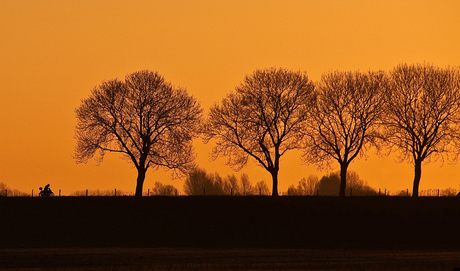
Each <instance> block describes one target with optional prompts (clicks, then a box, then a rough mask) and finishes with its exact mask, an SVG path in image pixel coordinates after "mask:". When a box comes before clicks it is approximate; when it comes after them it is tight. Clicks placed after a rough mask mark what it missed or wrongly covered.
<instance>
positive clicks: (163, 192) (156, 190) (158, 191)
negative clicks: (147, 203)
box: [152, 182, 177, 196]
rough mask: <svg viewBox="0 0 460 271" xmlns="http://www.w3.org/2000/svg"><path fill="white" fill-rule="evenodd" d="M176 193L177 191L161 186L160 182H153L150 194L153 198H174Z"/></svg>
mask: <svg viewBox="0 0 460 271" xmlns="http://www.w3.org/2000/svg"><path fill="white" fill-rule="evenodd" d="M176 193H177V189H176V188H175V187H174V186H172V185H170V184H168V185H165V184H162V183H160V182H155V184H154V186H153V188H152V194H153V195H155V196H174V195H176Z"/></svg>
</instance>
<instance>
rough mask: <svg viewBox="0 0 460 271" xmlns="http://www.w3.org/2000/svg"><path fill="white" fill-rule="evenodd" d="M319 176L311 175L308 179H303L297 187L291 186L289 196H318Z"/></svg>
mask: <svg viewBox="0 0 460 271" xmlns="http://www.w3.org/2000/svg"><path fill="white" fill-rule="evenodd" d="M318 183H319V180H318V176H315V175H310V176H308V178H307V179H305V178H302V179H301V180H300V181H299V183H298V185H297V186H294V185H293V184H292V185H291V186H289V188H288V191H287V194H288V195H290V196H313V195H316V194H317V189H318Z"/></svg>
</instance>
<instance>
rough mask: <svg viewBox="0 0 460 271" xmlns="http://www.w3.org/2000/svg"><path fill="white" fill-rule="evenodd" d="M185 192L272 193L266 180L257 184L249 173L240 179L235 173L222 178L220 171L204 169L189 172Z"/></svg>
mask: <svg viewBox="0 0 460 271" xmlns="http://www.w3.org/2000/svg"><path fill="white" fill-rule="evenodd" d="M184 192H185V194H186V195H189V196H200V195H203V194H206V195H218V196H221V195H234V196H249V195H259V194H262V195H267V194H269V193H270V190H269V189H268V186H267V184H266V183H265V181H260V182H258V183H257V184H256V185H255V186H254V185H252V183H251V182H250V181H249V177H248V175H247V174H244V173H243V174H242V175H241V178H240V180H239V181H238V178H237V177H236V176H235V175H234V174H233V175H228V176H227V178H222V177H220V175H219V174H218V173H207V172H206V170H204V169H199V168H198V169H196V170H193V171H192V172H190V173H189V175H188V176H187V179H186V180H185V182H184Z"/></svg>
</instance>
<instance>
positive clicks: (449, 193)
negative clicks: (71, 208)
mask: <svg viewBox="0 0 460 271" xmlns="http://www.w3.org/2000/svg"><path fill="white" fill-rule="evenodd" d="M134 195H135V193H134V192H133V191H124V190H119V189H112V190H110V189H108V190H107V189H106V190H101V189H93V190H90V189H84V190H78V191H74V192H70V193H63V191H62V190H61V189H59V190H57V191H56V192H54V193H53V195H52V196H55V197H56V196H57V197H61V196H66V197H68V196H70V197H107V196H114V197H117V196H134ZM337 195H338V193H337ZM337 195H335V196H337ZM142 196H147V197H149V196H172V197H174V196H176V197H177V196H187V195H185V194H181V192H180V191H178V190H177V189H174V190H173V191H170V192H169V193H168V194H158V193H155V192H154V191H153V189H152V190H150V189H147V191H144V192H143V193H142ZM195 196H214V195H212V194H209V193H208V194H207V193H206V189H203V194H201V195H195ZM225 196H244V195H236V194H234V193H230V194H229V195H225ZM251 196H269V194H266V193H262V192H261V193H256V194H251ZM281 196H334V195H331V194H322V193H321V191H320V190H319V189H318V190H316V191H313V192H312V193H309V194H305V195H298V194H295V195H294V194H293V195H290V194H289V192H288V191H287V192H285V193H282V194H281ZM346 196H347V197H360V196H397V197H411V196H412V191H411V190H410V189H405V190H396V191H390V190H387V189H384V188H383V189H382V188H379V190H378V192H376V193H375V194H373V195H369V194H361V193H360V192H359V191H355V192H353V190H352V189H350V190H349V191H348V192H347V194H346ZM456 196H458V197H460V190H458V189H455V188H451V187H449V188H446V189H436V188H433V189H424V190H420V191H419V197H456ZM0 197H39V191H37V190H34V189H32V190H31V192H30V193H25V192H22V191H19V190H17V189H2V190H0Z"/></svg>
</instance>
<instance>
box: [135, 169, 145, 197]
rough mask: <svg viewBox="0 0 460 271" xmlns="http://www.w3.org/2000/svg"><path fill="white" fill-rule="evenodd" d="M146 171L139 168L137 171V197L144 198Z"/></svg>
mask: <svg viewBox="0 0 460 271" xmlns="http://www.w3.org/2000/svg"><path fill="white" fill-rule="evenodd" d="M146 171H147V170H146V169H143V168H138V169H137V184H136V194H135V196H136V197H142V189H143V187H144V180H145V173H146Z"/></svg>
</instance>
